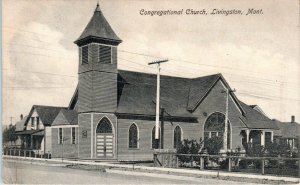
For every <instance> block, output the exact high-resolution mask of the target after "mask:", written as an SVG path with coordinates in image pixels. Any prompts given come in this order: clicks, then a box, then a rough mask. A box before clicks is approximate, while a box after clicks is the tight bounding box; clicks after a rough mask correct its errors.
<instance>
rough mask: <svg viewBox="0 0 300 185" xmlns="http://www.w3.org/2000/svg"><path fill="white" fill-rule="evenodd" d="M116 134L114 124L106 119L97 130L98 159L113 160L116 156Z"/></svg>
mask: <svg viewBox="0 0 300 185" xmlns="http://www.w3.org/2000/svg"><path fill="white" fill-rule="evenodd" d="M113 147H114V134H113V129H112V124H111V123H110V121H109V120H108V119H107V118H106V117H104V118H102V119H101V120H100V122H99V124H98V126H97V129H96V156H97V158H112V157H113V156H114V152H113Z"/></svg>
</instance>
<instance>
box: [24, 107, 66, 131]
mask: <svg viewBox="0 0 300 185" xmlns="http://www.w3.org/2000/svg"><path fill="white" fill-rule="evenodd" d="M61 109H66V107H53V106H45V105H33V106H32V108H31V111H30V113H29V116H28V118H27V120H26V123H27V122H28V120H29V118H30V116H31V114H32V113H33V110H36V112H37V114H38V115H39V118H40V120H41V121H42V123H43V124H44V126H51V124H52V123H53V121H54V119H55V118H56V116H57V114H58V113H59V111H60V110H61Z"/></svg>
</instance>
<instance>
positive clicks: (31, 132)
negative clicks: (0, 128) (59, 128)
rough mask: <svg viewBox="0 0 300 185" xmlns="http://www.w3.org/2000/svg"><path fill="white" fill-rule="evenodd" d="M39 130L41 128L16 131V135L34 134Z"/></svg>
mask: <svg viewBox="0 0 300 185" xmlns="http://www.w3.org/2000/svg"><path fill="white" fill-rule="evenodd" d="M40 131H42V130H23V131H20V132H16V135H31V134H34V133H37V132H40Z"/></svg>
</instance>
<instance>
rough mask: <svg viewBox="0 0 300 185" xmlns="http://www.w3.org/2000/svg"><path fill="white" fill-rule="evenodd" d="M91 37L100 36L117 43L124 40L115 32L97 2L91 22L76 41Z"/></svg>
mask: <svg viewBox="0 0 300 185" xmlns="http://www.w3.org/2000/svg"><path fill="white" fill-rule="evenodd" d="M89 38H99V39H103V40H108V41H115V42H117V43H120V42H122V40H121V39H120V38H119V37H118V36H117V35H116V34H115V32H114V30H113V29H112V28H111V26H110V25H109V23H108V22H107V20H106V19H105V17H104V16H103V14H102V11H101V10H100V7H99V4H97V7H96V10H95V12H94V15H93V17H92V18H91V20H90V22H89V23H88V25H87V26H86V28H85V29H84V31H83V32H82V34H81V35H80V37H79V38H78V39H77V40H76V41H75V43H76V44H78V43H79V42H80V41H82V40H85V39H89Z"/></svg>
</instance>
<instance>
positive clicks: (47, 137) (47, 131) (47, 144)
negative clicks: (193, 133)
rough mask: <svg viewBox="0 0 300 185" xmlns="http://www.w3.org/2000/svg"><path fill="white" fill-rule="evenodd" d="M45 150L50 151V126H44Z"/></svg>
mask: <svg viewBox="0 0 300 185" xmlns="http://www.w3.org/2000/svg"><path fill="white" fill-rule="evenodd" d="M44 133H45V135H44V139H45V152H52V151H51V150H52V129H51V127H45V132H44Z"/></svg>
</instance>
